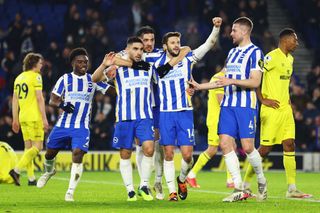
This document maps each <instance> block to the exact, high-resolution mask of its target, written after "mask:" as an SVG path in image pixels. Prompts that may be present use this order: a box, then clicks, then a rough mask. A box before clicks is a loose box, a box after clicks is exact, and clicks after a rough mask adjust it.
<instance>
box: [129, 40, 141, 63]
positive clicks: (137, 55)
mask: <svg viewBox="0 0 320 213" xmlns="http://www.w3.org/2000/svg"><path fill="white" fill-rule="evenodd" d="M127 52H128V55H129V58H130V59H131V60H133V61H141V59H142V54H143V44H142V43H140V42H135V43H132V44H129V45H128V47H127Z"/></svg>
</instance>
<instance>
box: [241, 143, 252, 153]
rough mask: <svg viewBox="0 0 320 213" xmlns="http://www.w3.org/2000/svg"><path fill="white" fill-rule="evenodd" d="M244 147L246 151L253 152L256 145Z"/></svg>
mask: <svg viewBox="0 0 320 213" xmlns="http://www.w3.org/2000/svg"><path fill="white" fill-rule="evenodd" d="M242 149H243V151H244V152H245V153H247V154H250V153H251V152H253V150H254V146H250V145H244V146H242Z"/></svg>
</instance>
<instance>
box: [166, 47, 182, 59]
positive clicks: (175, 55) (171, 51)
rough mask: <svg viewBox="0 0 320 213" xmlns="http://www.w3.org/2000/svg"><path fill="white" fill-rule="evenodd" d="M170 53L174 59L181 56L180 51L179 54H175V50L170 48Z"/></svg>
mask: <svg viewBox="0 0 320 213" xmlns="http://www.w3.org/2000/svg"><path fill="white" fill-rule="evenodd" d="M168 52H169V54H170V55H172V57H177V56H178V55H179V53H180V50H179V51H178V53H175V52H174V51H173V49H171V48H168Z"/></svg>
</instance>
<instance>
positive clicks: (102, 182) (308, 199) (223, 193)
mask: <svg viewBox="0 0 320 213" xmlns="http://www.w3.org/2000/svg"><path fill="white" fill-rule="evenodd" d="M52 179H55V180H61V181H69V179H68V178H60V177H52ZM80 182H84V183H92V184H104V185H116V186H123V184H122V183H117V182H110V181H96V180H80ZM163 188H167V187H165V186H164V187H163ZM188 190H189V191H191V192H198V193H199V192H200V193H208V194H219V195H228V194H230V193H229V192H220V191H211V190H203V189H188ZM268 198H271V199H281V200H295V201H304V202H312V203H320V200H316V199H310V198H306V199H299V198H286V197H277V196H269V195H268Z"/></svg>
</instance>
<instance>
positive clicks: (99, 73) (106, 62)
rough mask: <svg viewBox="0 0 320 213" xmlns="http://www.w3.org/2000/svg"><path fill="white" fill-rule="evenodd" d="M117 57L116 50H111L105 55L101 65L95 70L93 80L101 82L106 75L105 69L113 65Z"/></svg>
mask: <svg viewBox="0 0 320 213" xmlns="http://www.w3.org/2000/svg"><path fill="white" fill-rule="evenodd" d="M115 59H116V56H115V53H114V52H110V53H108V54H106V55H105V56H104V59H103V61H102V63H101V64H100V66H99V67H98V68H97V69H96V70H95V71H94V72H93V74H92V81H93V82H100V81H103V80H105V75H104V73H103V71H104V70H105V69H106V68H107V67H109V66H111V65H113V64H114V63H115Z"/></svg>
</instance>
